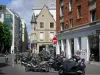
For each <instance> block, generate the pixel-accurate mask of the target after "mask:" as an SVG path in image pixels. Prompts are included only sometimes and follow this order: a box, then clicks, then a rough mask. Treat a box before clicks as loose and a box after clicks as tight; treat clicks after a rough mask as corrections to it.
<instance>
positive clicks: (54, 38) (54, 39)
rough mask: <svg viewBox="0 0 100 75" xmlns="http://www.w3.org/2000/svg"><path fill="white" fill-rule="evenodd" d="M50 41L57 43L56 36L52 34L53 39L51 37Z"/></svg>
mask: <svg viewBox="0 0 100 75" xmlns="http://www.w3.org/2000/svg"><path fill="white" fill-rule="evenodd" d="M52 41H53V44H57V37H56V36H54V37H53V39H52Z"/></svg>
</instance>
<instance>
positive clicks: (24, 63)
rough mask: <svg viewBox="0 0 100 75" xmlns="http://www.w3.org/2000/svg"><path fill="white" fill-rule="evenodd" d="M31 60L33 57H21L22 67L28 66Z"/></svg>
mask: <svg viewBox="0 0 100 75" xmlns="http://www.w3.org/2000/svg"><path fill="white" fill-rule="evenodd" d="M31 59H32V57H25V56H23V57H21V58H20V61H21V65H24V66H25V65H27V64H28V62H30V61H31Z"/></svg>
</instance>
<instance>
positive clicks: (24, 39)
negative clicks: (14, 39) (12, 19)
mask: <svg viewBox="0 0 100 75" xmlns="http://www.w3.org/2000/svg"><path fill="white" fill-rule="evenodd" d="M21 24H22V48H21V49H22V51H21V52H25V51H26V50H27V49H28V33H27V28H26V24H25V22H24V20H23V19H21Z"/></svg>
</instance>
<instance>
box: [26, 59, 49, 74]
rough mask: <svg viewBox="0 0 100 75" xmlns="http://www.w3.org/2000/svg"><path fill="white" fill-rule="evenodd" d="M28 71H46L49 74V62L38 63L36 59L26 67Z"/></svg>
mask: <svg viewBox="0 0 100 75" xmlns="http://www.w3.org/2000/svg"><path fill="white" fill-rule="evenodd" d="M25 70H26V71H35V72H36V71H45V72H49V65H48V62H47V61H38V60H36V59H32V61H31V62H29V63H28V64H27V65H25Z"/></svg>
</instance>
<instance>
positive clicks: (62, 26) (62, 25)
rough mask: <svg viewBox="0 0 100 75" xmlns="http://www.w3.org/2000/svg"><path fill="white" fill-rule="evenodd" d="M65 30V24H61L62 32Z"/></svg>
mask: <svg viewBox="0 0 100 75" xmlns="http://www.w3.org/2000/svg"><path fill="white" fill-rule="evenodd" d="M63 30H64V23H61V31H63Z"/></svg>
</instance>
